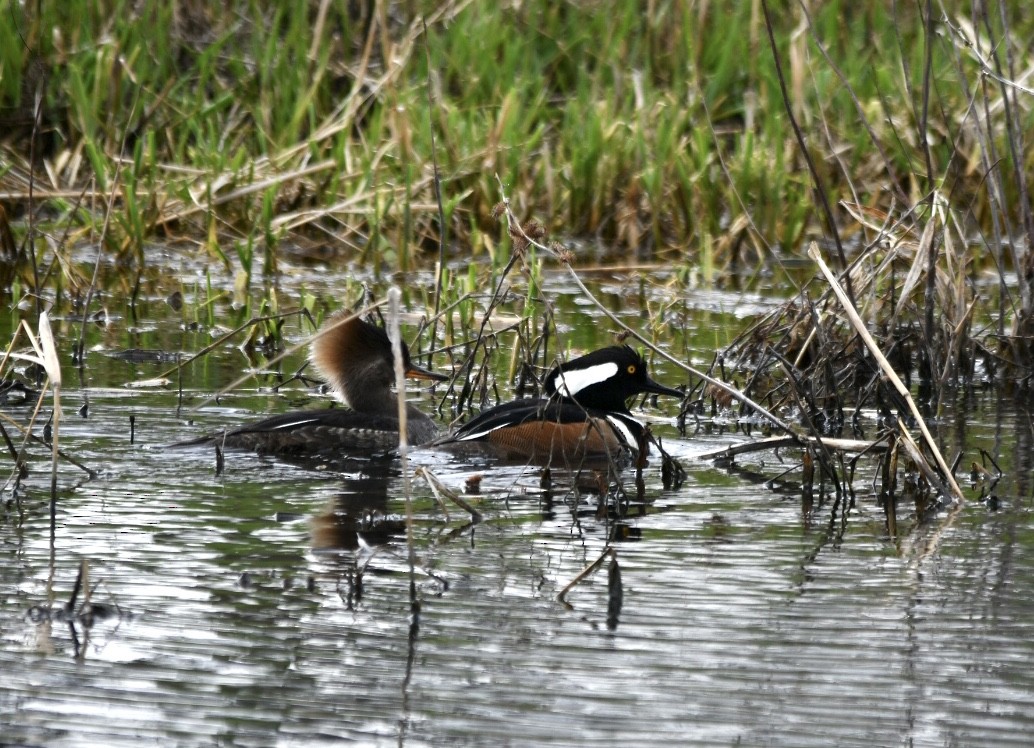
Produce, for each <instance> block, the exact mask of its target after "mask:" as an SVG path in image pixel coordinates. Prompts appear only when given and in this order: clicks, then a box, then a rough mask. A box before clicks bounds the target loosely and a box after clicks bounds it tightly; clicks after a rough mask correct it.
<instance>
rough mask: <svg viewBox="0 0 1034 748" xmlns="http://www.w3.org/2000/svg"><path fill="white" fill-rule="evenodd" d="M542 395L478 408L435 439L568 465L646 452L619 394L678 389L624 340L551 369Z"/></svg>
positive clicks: (638, 428)
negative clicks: (658, 377)
mask: <svg viewBox="0 0 1034 748" xmlns="http://www.w3.org/2000/svg"><path fill="white" fill-rule="evenodd" d="M544 389H545V395H546V397H544V398H539V399H525V400H515V401H514V402H511V403H504V404H502V405H497V406H496V407H494V408H491V409H489V410H486V411H485V412H483V413H481V414H480V415H478V416H476V417H475V418H473V419H472V420H470V421H468V422H467V423H465V424H463V425H462V426H461V427H460V428H459V429H458V430H457V431H456V432H455V433H454V434H452V435H451V436H449V437H447V438H446V439H444V440H442V441H441V442H438V443H439V444H443V445H448V444H462V443H478V442H481V443H487V444H489V445H491V447H492V448H493V449H494V451H495V452H496V453H497V454H499V455H500V456H502V457H504V458H506V459H520V460H529V461H534V462H541V461H546V460H548V461H550V462H556V461H559V462H561V463H566V464H572V463H577V462H582V461H586V460H590V461H593V460H598V459H612V458H615V457H620V456H622V455H623V454H627V452H629V451H630V450H631V451H639V450H643V453H644V454H645V453H646V451H647V450H648V444H647V443H646V438H645V437H646V427H645V426H643V424H641V423H640V422H639V421H637V420H636V419H635V418H633V417H632V414H631V413H630V412H629V410H628V406H627V405H626V402H625V401H626V400H628V399H629V398H630V397H632V396H634V395H638V394H641V393H653V394H656V395H672V396H674V397H679V398H681V397H682V396H683V393H682V392H680V391H679V390H676V389H673V388H671V387H665V386H664V385H662V384H658V383H657V382H655V381H653V380H652V379H650V377H649V376H648V375H647V373H646V361H644V360H643V358H642V356H640V355H639V354H638V353H636V352H635V351H634V350H632V349H631V348H629V347H628V346H611V347H609V348H603V349H601V350H598V351H593V352H592V353H589V354H586V355H584V356H581V357H579V358H576V359H574V360H572V361H569V362H567V363H566V364H561V365H559V366H556V367H554V368H553V370H552V371H550V372H549V374H548V375H547V376H546V381H545V386H544Z"/></svg>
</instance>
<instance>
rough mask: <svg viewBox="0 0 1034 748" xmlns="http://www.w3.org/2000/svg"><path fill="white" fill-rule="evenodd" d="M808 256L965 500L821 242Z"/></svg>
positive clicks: (956, 494) (952, 487)
mask: <svg viewBox="0 0 1034 748" xmlns="http://www.w3.org/2000/svg"><path fill="white" fill-rule="evenodd" d="M808 256H809V257H811V258H812V259H813V260H814V261H815V262H816V264H818V266H819V270H821V271H822V274H823V275H824V276H825V277H826V280H827V281H828V282H829V285H830V288H832V289H833V293H834V294H835V295H836V297H837V300H838V301H840V305H841V306H842V307H843V309H844V313H845V315H846V316H847V319H848V321H849V322H850V323H851V326H852V327H853V328H854V329H855V332H856V333H858V336H859V337H860V338H861V339H862V342H863V343H864V344H865V347H866V348H867V349H868V350H869V353H870V354H872V357H873V358H874V359H875V360H876V363H877V364H878V365H879V367H880V371H881V372H883V375H884V377H885V378H886V379H887V380H888V381H889V382H890V383H891V385H893V387H894V389H895V390H897V392H898V394H899V395H901V397H903V398H904V399H905V402H906V403H908V408H909V410H910V411H911V412H912V417H913V418H915V420H916V423H917V424H919V430H920V432H921V433H922V435H923V440H924V441H925V442H926V446H927V448H928V449H929V450H930V452H931V454H933V456H934V459H935V460H936V461H937V466H938V468H940V471H941V477H942V479H943V481H944V483H945V486H946V488H948V489H949V492H950V493H951V494H952V498H954V499H957V500H958V501H964V500H965V497H964V496H963V495H962V490H961V489H960V488H959V484H958V483H956V482H955V476H953V475H952V472H951V469H950V468H949V467H948V464H947V463H946V462H945V461H944V457H943V456H942V455H941V451H940V450H939V449H938V448H937V444H936V443H935V442H934V440H933V436H932V435H931V434H930V430H929V429H928V428H927V426H926V421H925V420H923V416H922V415H921V414H920V413H919V408H917V407H916V404H915V401H914V400H913V399H912V394H911V393H910V392H909V391H908V387H906V386H905V384H904V382H902V381H901V378H900V377H899V376H898V375H897V373H896V372H895V371H894V369H893V367H892V366H891V365H890V362H888V361H887V358H886V357H885V356H884V355H883V353H882V352H881V351H880V349H879V346H877V345H876V341H875V340H873V337H872V335H870V334H869V330H868V329H867V328H866V327H865V323H864V322H863V321H862V318H861V317H860V316H859V315H858V312H857V310H856V309H855V308H854V305H853V304H851V300H850V299H849V298H848V296H847V294H846V293H845V292H844V289H843V288H842V287H841V285H840V283H838V282H837V279H836V276H835V275H834V274H833V271H831V270H830V269H829V266H828V265H826V263H825V262H824V261H823V259H822V254H821V253H820V252H819V247H818V244H816V243H815V242H812V243H811V246H809V247H808ZM898 423H899V427H900V429H901V431H902V434H903V435H904V434H907V431H906V430H905V428H904V424H902V423H901V421H900V419H899V421H898Z"/></svg>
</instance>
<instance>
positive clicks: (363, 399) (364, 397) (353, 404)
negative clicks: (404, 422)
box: [335, 377, 399, 416]
mask: <svg viewBox="0 0 1034 748" xmlns="http://www.w3.org/2000/svg"><path fill="white" fill-rule="evenodd" d="M335 390H336V391H337V394H338V395H339V396H340V398H341V399H342V400H344V402H345V405H347V406H348V407H350V408H351V409H352V410H354V411H356V412H357V413H376V414H378V415H385V416H392V415H398V412H399V401H398V397H397V396H396V395H395V393H394V392H392V391H391V389H390V388H389V387H387V386H383V387H370V386H365V387H364V386H362V384H361V380H359V379H345V378H344V377H342V378H340V379H338V381H337V382H335Z"/></svg>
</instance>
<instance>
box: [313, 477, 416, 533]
mask: <svg viewBox="0 0 1034 748" xmlns="http://www.w3.org/2000/svg"><path fill="white" fill-rule="evenodd" d="M400 475H401V472H400V471H399V467H398V465H397V464H394V463H393V462H391V461H388V460H371V461H369V462H365V463H363V464H362V467H361V470H360V471H359V472H356V473H353V474H351V475H347V476H344V477H342V478H341V482H342V491H341V492H340V493H339V494H338V495H337V497H335V498H334V500H333V501H331V502H330V503H329V504H328V505H327V506H326V507H324V509H323V511H321V512H320V513H319V514H317V515H315V516H314V517H313V518H312V521H311V528H312V550H313V551H315V552H316V553H334V552H339V551H348V552H354V551H357V550H359V549H361V548H363V547H364V546H372V547H377V546H383V545H388V544H390V543H392V542H393V541H403V542H404V540H405V537H406V519H405V517H404V516H402V515H401V514H398V513H393V512H391V511H390V510H389V507H388V488H389V486H390V485H391V482H392V481H393V480H398V478H399V476H400Z"/></svg>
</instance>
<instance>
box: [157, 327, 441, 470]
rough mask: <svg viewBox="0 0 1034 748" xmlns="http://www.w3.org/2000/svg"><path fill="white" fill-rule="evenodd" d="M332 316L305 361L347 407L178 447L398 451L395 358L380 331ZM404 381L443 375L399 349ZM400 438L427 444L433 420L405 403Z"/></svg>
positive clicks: (434, 431) (290, 416) (282, 418)
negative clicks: (210, 445)
mask: <svg viewBox="0 0 1034 748" xmlns="http://www.w3.org/2000/svg"><path fill="white" fill-rule="evenodd" d="M346 316H347V315H345V314H337V315H334V316H333V317H331V318H330V319H328V320H327V322H326V323H325V324H324V326H323V329H322V330H321V334H320V336H319V337H317V338H316V340H315V341H314V342H313V345H312V352H311V354H310V360H311V361H312V363H313V365H315V367H316V369H317V370H318V371H319V373H320V374H321V375H322V376H323V377H324V378H325V379H326V380H327V382H328V383H329V384H330V387H331V389H332V390H333V392H334V395H335V396H336V397H337V398H338V399H339V400H341V401H342V402H344V403H345V405H347V406H348V408H324V409H321V410H302V411H295V412H293V413H284V414H282V415H278V416H273V417H271V418H266V419H265V420H262V421H259V422H257V423H253V424H250V425H248V426H242V427H240V428H237V429H233V430H230V431H222V432H217V433H215V434H209V435H208V436H204V437H201V438H200V439H195V440H193V441H189V442H181V444H180V445H177V446H188V445H196V444H221V445H224V446H227V447H242V448H246V449H254V450H256V451H259V452H275V453H280V454H296V455H297V454H316V453H320V452H324V453H327V452H342V451H343V452H370V453H376V452H388V451H391V450H393V449H395V448H397V447H398V443H399V418H398V412H399V411H398V398H397V396H396V395H395V393H394V392H392V391H391V387H392V385H393V384H394V383H395V357H394V356H393V355H392V352H391V343H390V341H389V340H388V335H387V333H385V332H384V330H382V329H381V328H380V327H377V326H376V325H372V324H370V323H369V322H365V321H364V320H361V319H359V318H358V317H356V318H354V319H350V320H349V319H344V320H343V318H344V317H346ZM402 362H403V368H404V370H405V374H406V376H407V377H411V378H414V379H430V380H434V381H439V382H440V381H444V380H446V379H448V377H447V376H445V375H443V374H435V373H434V372H431V371H427V370H426V369H422V368H420V367H419V366H417V365H416V364H414V363H413V362H412V361H411V360H410V358H409V348H408V347H407V346H406V344H405V343H403V344H402ZM406 435H407V438H408V442H409V444H411V445H414V446H415V445H419V444H426V443H427V442H429V441H431V440H432V439H434V438H435V437H436V436H437V435H438V427H437V426H436V425H435V423H434V421H432V420H431V419H430V418H428V417H427V416H426V415H424V414H423V413H421V412H420V411H419V410H418V409H417V408H416V407H414V406H413V405H412V404H407V405H406Z"/></svg>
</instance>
